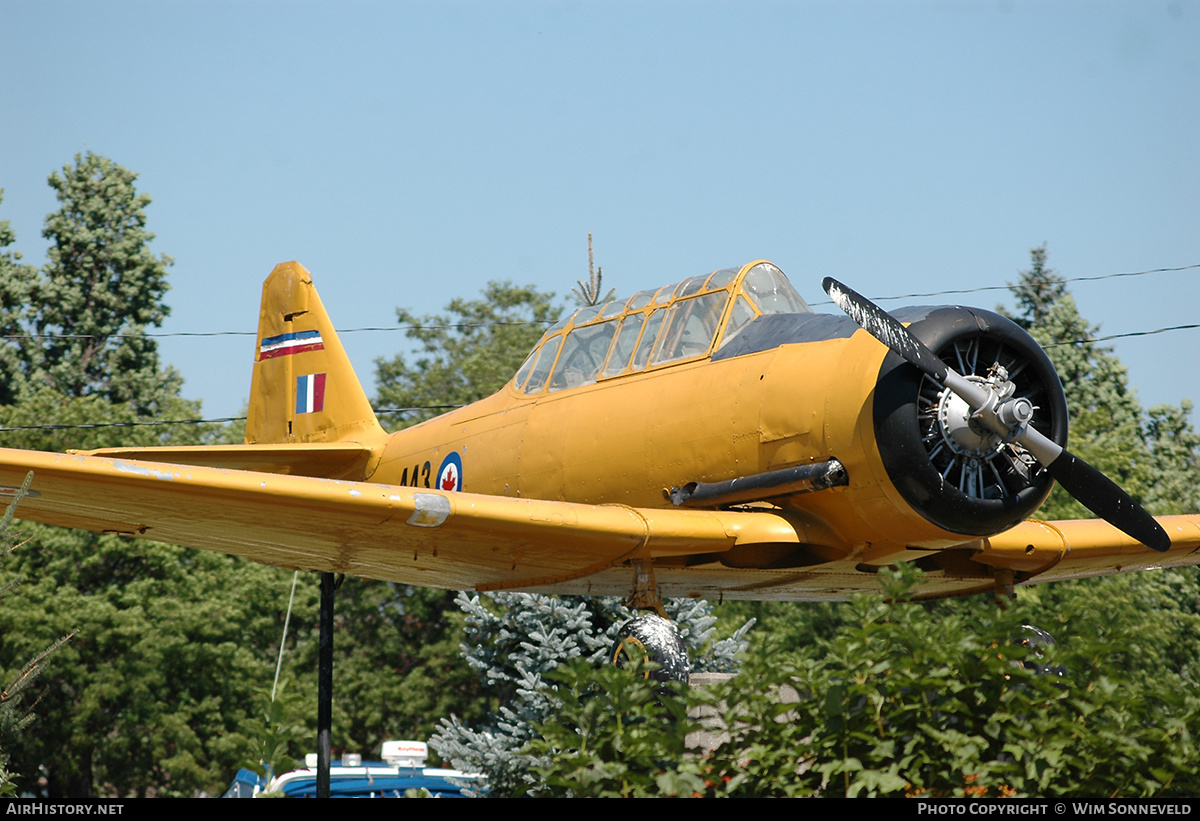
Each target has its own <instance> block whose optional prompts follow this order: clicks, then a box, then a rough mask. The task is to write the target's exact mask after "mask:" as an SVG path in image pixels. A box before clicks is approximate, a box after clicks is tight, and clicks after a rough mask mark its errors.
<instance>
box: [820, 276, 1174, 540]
mask: <svg viewBox="0 0 1200 821" xmlns="http://www.w3.org/2000/svg"><path fill="white" fill-rule="evenodd" d="M821 287H822V288H824V289H825V293H827V294H829V298H830V299H832V300H833V301H834V303H835V304H836V305H837V306H838V307H839V308H841V309H842V310H843V311H845V312H846V315H847V316H849V317H850V318H851V319H853V320H854V321H855V322H856V323H858V325H859V326H860V327H861V328H862V329H863V330H865V331H866V332H867V333H869V334H871V336H873V337H875V338H876V339H878V340H879V341H880V342H882V343H883V344H884V345H886V346H887V347H888V348H889V349H890V350H891V351H892V352H893V353H895V354H897V355H898V356H900V357H902V358H904V360H905V361H907V362H909V363H910V364H912V365H913V366H915V367H916V368H918V369H919V370H920V371H921V372H922V373H924V374H926V375H927V376H929V377H931V378H932V379H934V380H936V381H937V382H939V383H941V384H942V385H945V386H946V387H947V388H949V389H950V390H951V391H953V392H954V393H956V394H958V396H960V397H961V398H962V399H963V401H965V402H966V403H967V404H968V405H970V406H971V408H972V409H973V410H975V411H981V410H984V411H986V412H987V413H988V414H990V416H991V417H992V418H993V424H997V425H998V426H999V431H1000V432H1004V431H1005V428H1006V427H1007V425H1008V424H1012V421H1011V420H1007V421H1000V418H1001V415H1005V416H1007V417H1012V416H1013V413H1012V411H1011V410H1010V412H1009V413H1008V414H1000V413H998V409H997V408H996V407H995V404H996V401H995V400H996V397H995V395H994V393H993V392H992V391H990V390H988V389H986V388H984V387H982V386H980V385H978V384H976V383H974V382H971V381H970V380H968V379H966V378H965V377H963V376H962V375H961V374H959V373H957V372H956V371H954V369H953V368H951V367H950V366H949V365H947V364H946V363H945V362H943V361H942V360H941V358H940V357H939V356H938V355H937V354H935V353H934V352H933V351H931V350H930V349H929V347H928V346H927V345H925V343H924V342H922V341H921V340H919V339H917V337H916V336H914V335H913V333H912V332H911V331H909V330H908V328H906V327H904V325H902V324H901V323H900V321H899V320H897V319H896V318H895V317H894V316H892V315H891V314H889V313H887V312H886V311H884V310H883V309H882V308H880V307H879V306H878V305H876V304H875V303H874V302H872V301H871V300H869V299H867V298H866V297H864V296H863V295H862V294H859V293H857V292H856V291H854V290H852V289H850V288H847V287H846V286H845V285H843V284H842V283H840V282H838V281H837V280H836V279H833V278H832V277H825V279H823V280H821ZM1026 404H1027V405H1028V403H1026ZM1028 407H1029V408H1030V410H1029V413H1032V410H1031V408H1032V406H1028ZM1013 418H1015V419H1017V421H1019V422H1020V424H1019V428H1018V432H1017V435H1016V437H1015V438H1016V441H1018V442H1020V443H1021V444H1022V445H1023V446H1025V448H1026V449H1028V450H1029V452H1030V453H1032V454H1033V456H1034V458H1035V459H1037V460H1038V462H1040V463H1041V464H1042V466H1043V467H1045V468H1046V470H1047V472H1048V473H1049V474H1050V475H1051V476H1052V477H1053V478H1054V480H1055V481H1056V482H1058V483H1059V484H1060V485H1062V486H1063V488H1064V489H1066V491H1067V493H1069V494H1071V496H1072V497H1074V498H1075V499H1077V500H1078V501H1079V502H1080V503H1081V504H1082V505H1083V506H1084V507H1086V508H1087V509H1088V510H1090V511H1092V513H1094V514H1096V515H1097V516H1099V517H1100V518H1102V519H1104V520H1105V521H1106V522H1108V523H1109V524H1111V525H1112V526H1113V527H1115V528H1117V529H1118V530H1120V531H1121V532H1123V533H1125V534H1126V535H1128V536H1130V537H1132V538H1134V539H1137V540H1138V541H1139V542H1141V543H1142V544H1144V545H1146V547H1149V548H1150V549H1151V550H1157V551H1159V552H1164V551H1166V550H1169V549H1170V547H1171V537H1169V536H1168V535H1167V532H1166V531H1165V530H1163V528H1162V525H1160V524H1159V523H1158V522H1157V521H1155V519H1154V517H1153V516H1151V515H1150V514H1149V513H1147V512H1146V510H1145V509H1144V508H1143V507H1142V506H1141V505H1139V504H1138V503H1137V502H1135V501H1134V499H1133V497H1132V496H1130V495H1129V494H1128V493H1126V492H1125V491H1123V490H1121V488H1120V487H1118V486H1117V484H1116V483H1115V482H1113V481H1112V480H1111V479H1109V478H1108V477H1107V476H1105V475H1104V474H1103V473H1101V472H1100V471H1098V470H1096V469H1095V468H1094V467H1092V466H1091V465H1089V464H1088V463H1087V462H1085V461H1083V460H1082V459H1080V458H1079V457H1077V456H1075V455H1074V454H1073V453H1071V452H1070V451H1068V450H1067V449H1066V448H1064V447H1062V446H1060V445H1058V444H1057V443H1056V442H1054V441H1053V440H1051V439H1050V438H1048V437H1046V436H1045V435H1043V434H1042V433H1041V432H1039V431H1038V430H1036V429H1035V428H1032V427H1030V426H1029V424H1028V416H1027V415H1025V416H1023V417H1013Z"/></svg>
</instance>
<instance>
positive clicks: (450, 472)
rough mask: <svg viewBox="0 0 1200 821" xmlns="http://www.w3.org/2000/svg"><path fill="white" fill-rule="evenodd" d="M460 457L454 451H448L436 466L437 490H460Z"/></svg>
mask: <svg viewBox="0 0 1200 821" xmlns="http://www.w3.org/2000/svg"><path fill="white" fill-rule="evenodd" d="M462 486H463V483H462V457H461V456H459V455H458V453H457V452H456V451H450V453H448V454H446V458H445V459H443V460H442V466H441V467H440V468H438V473H437V488H438V490H462Z"/></svg>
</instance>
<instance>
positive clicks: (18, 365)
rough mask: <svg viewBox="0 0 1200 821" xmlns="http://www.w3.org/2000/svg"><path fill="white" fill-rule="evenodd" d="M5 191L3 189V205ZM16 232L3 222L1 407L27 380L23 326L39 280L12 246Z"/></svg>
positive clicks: (0, 246)
mask: <svg viewBox="0 0 1200 821" xmlns="http://www.w3.org/2000/svg"><path fill="white" fill-rule="evenodd" d="M3 201H4V191H3V189H0V202H3ZM16 239H17V236H16V233H15V232H14V231H13V230H12V227H11V225H10V224H9V222H8V220H0V336H2V337H3V338H2V339H0V404H5V405H6V404H9V403H11V402H13V401H15V400H16V398H17V393H18V391H19V390H20V386H21V384H22V382H23V379H24V373H23V371H24V363H25V362H26V361H27V360H28V359H29V358H30V350H31V349H32V348H33V342H32V340H31V339H30V338H29V337H28V335H27V329H26V326H25V324H24V320H25V312H26V311H27V310H28V306H29V302H30V290H31V289H32V288H33V285H34V283H35V281H36V280H37V269H36V268H35V267H34V266H32V265H26V264H24V263H22V262H21V254H20V252H19V251H17V250H16V249H14V248H12V245H13V244H14V243H15V242H16Z"/></svg>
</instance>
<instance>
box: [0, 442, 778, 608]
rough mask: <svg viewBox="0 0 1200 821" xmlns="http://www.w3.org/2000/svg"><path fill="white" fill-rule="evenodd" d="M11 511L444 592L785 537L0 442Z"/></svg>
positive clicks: (556, 578) (669, 515)
mask: <svg viewBox="0 0 1200 821" xmlns="http://www.w3.org/2000/svg"><path fill="white" fill-rule="evenodd" d="M28 471H33V474H34V476H33V482H32V484H31V486H30V493H29V495H28V496H27V497H26V498H24V499H22V500H21V501H20V503H19V505H18V508H17V517H18V518H21V519H27V520H30V521H38V522H44V523H47V524H53V525H61V526H64V527H73V528H81V529H84V530H91V531H96V532H107V533H119V534H123V535H128V536H137V537H142V538H146V539H152V540H155V541H160V542H167V543H171V544H180V545H187V546H190V547H197V548H203V549H206V550H217V551H221V552H224V553H230V554H234V555H238V556H246V557H249V558H251V559H255V560H257V561H260V562H266V563H269V564H273V565H278V566H281V567H288V568H300V569H304V570H318V571H333V572H339V573H348V574H353V575H358V576H365V577H367V578H375V579H387V580H391V581H396V582H403V583H407V584H417V585H424V586H429V587H446V588H452V589H468V588H476V589H483V588H495V587H505V588H513V587H534V586H546V585H549V586H551V587H553V586H556V585H560V584H562V583H564V582H568V581H571V580H575V579H580V578H583V577H585V576H588V575H590V574H593V573H598V572H600V571H603V570H605V569H608V568H612V567H614V566H615V565H617V564H618V563H620V562H623V561H624V560H626V559H628V558H639V557H645V558H661V557H669V556H672V555H676V554H681V553H685V554H693V553H696V552H703V551H713V552H720V551H725V550H728V549H729V548H731V547H733V546H735V545H743V544H757V543H787V542H792V543H794V542H796V541H797V539H798V537H797V535H796V532H795V530H794V529H793V528H792V526H791V525H790V524H788V523H787V521H785V520H784V519H783V518H781V517H779V516H775V515H773V514H770V513H723V512H714V511H694V510H689V511H685V510H661V511H660V510H653V511H647V510H640V509H635V508H631V507H626V506H622V505H581V504H570V503H564V502H546V501H538V500H531V499H511V498H501V497H495V496H481V495H477V494H470V493H445V492H441V491H437V490H425V489H416V488H410V487H400V486H393V485H379V484H371V483H366V482H345V481H337V480H333V479H319V478H310V477H303V476H281V475H278V474H271V473H259V472H251V471H240V470H227V469H220V468H212V467H203V466H184V465H172V464H162V463H155V462H139V461H131V460H121V459H111V458H105V457H97V456H85V455H81V454H54V453H38V452H33V451H22V450H7V449H0V486H2V487H0V490H3V492H6V493H7V494H8V495H9V496H12V495H13V493H14V491H15V489H16V488H18V487H20V485H21V484H22V482H23V481H24V478H25V476H26V474H27V472H28Z"/></svg>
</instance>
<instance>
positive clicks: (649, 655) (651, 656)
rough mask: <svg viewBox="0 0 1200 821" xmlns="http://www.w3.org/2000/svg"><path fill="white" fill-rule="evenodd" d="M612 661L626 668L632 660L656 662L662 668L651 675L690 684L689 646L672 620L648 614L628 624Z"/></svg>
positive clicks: (657, 679) (610, 655) (622, 627)
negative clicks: (688, 681)
mask: <svg viewBox="0 0 1200 821" xmlns="http://www.w3.org/2000/svg"><path fill="white" fill-rule="evenodd" d="M608 656H609V659H610V660H611V661H612V663H613V664H615V665H617V666H618V667H624V666H625V665H626V664H628V663H629V660H630V659H638V660H644V661H652V662H654V663H655V664H656V665H657V666H658V669H656V670H654V671H653V672H651V673H649V674H648V675H649V677H650V678H652V679H654V680H655V681H663V682H666V681H682V682H685V683H686V682H687V680H688V674H689V673H690V672H691V660H690V659H689V658H688V651H687V645H685V644H684V643H683V637H682V636H680V635H679V630H678V629H677V628H676V627H675V625H674V624H673V623H672V622H671V621H669V620H668V619H664V618H662V617H661V616H656V615H654V614H653V613H646V614H644V615H641V616H638V617H637V618H635V619H631V620H630V621H627V622H625V624H623V625H621V629H620V630H619V631H618V632H617V640H616V641H615V642H613V646H612V650H611V651H610V652H609V654H608Z"/></svg>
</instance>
